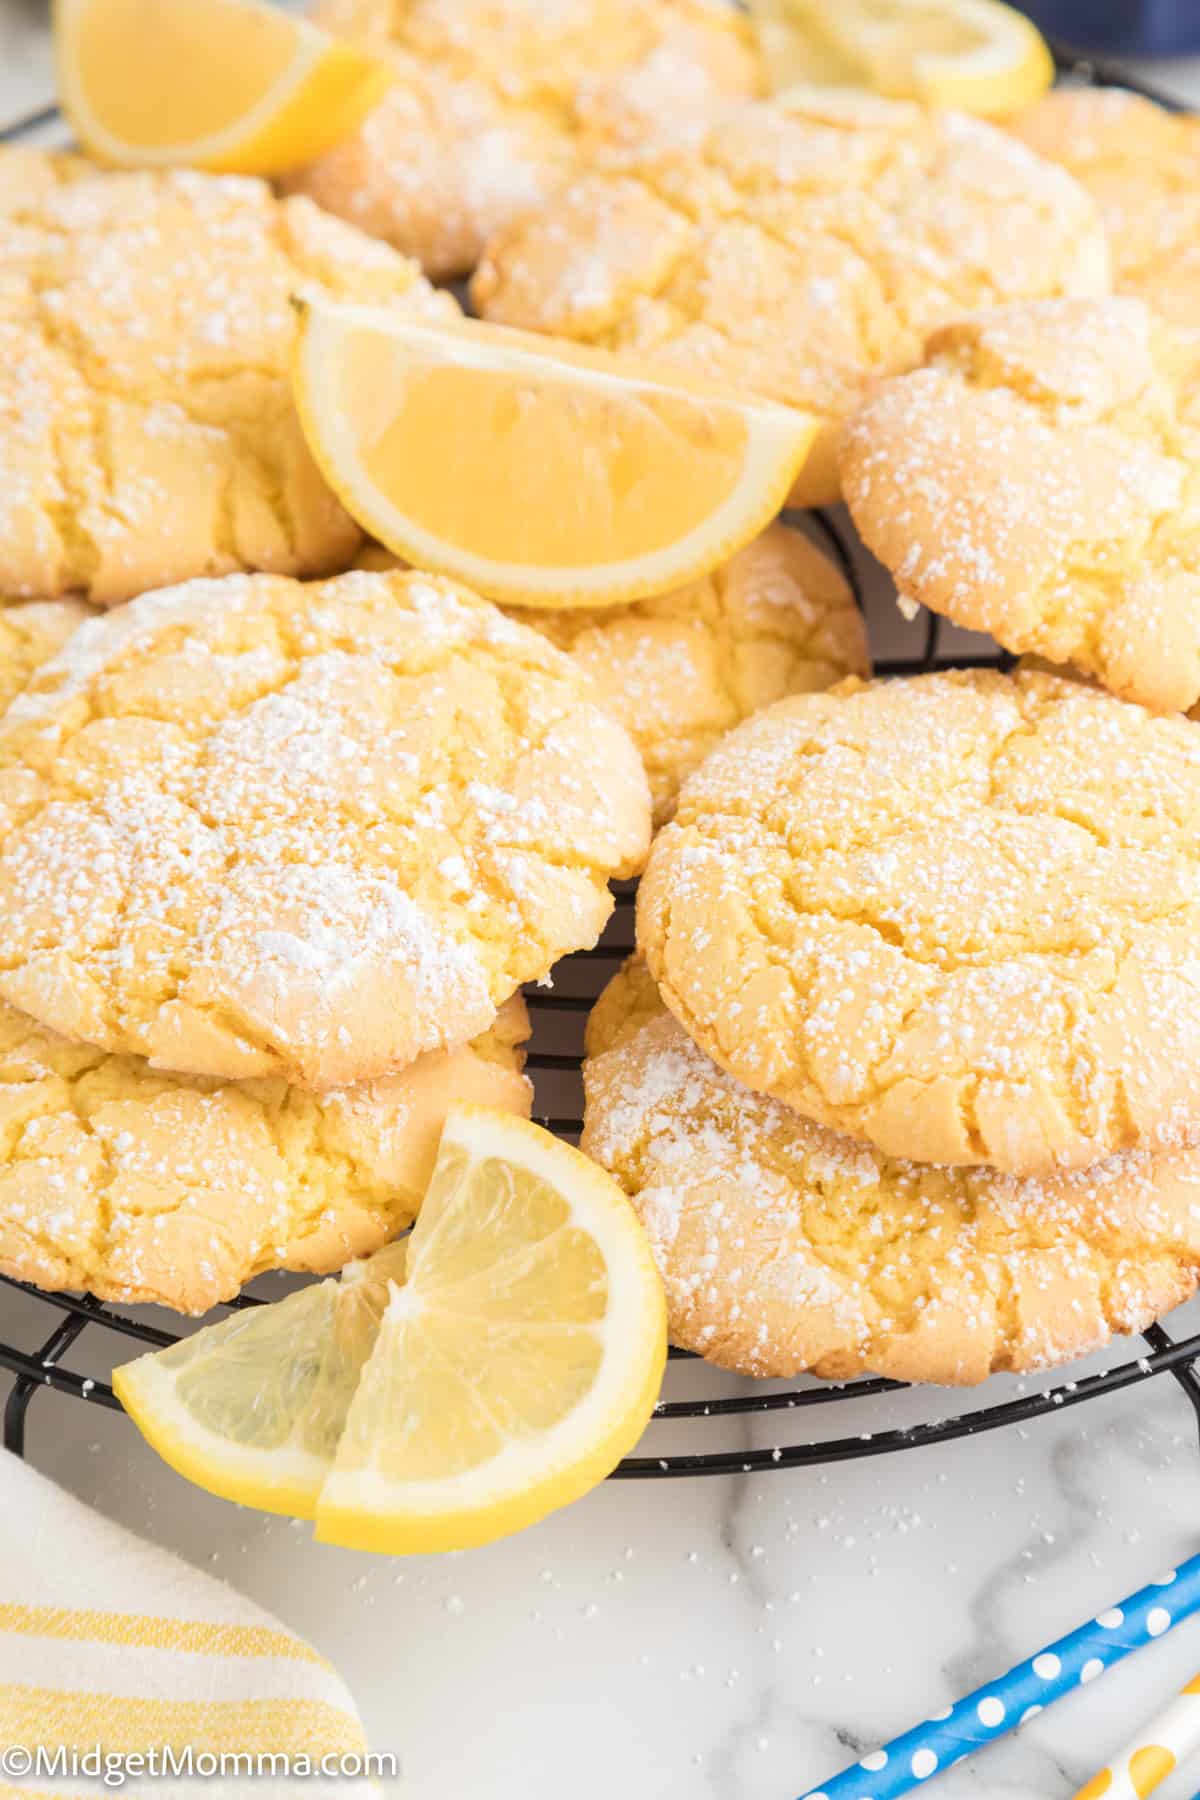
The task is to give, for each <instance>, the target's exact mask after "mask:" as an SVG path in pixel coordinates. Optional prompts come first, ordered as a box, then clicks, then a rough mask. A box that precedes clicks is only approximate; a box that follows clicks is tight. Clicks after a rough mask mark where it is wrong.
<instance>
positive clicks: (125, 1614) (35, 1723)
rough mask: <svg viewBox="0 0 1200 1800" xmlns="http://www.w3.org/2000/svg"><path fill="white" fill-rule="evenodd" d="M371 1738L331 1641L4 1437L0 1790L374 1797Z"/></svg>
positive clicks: (149, 1796)
mask: <svg viewBox="0 0 1200 1800" xmlns="http://www.w3.org/2000/svg"><path fill="white" fill-rule="evenodd" d="M366 1752H367V1745H366V1740H365V1738H364V1735H363V1728H362V1722H361V1720H360V1718H359V1715H358V1711H357V1709H356V1707H355V1705H354V1702H353V1700H352V1699H351V1697H350V1694H349V1691H348V1690H347V1688H346V1686H345V1684H344V1682H343V1681H342V1679H341V1677H340V1676H339V1675H338V1673H337V1671H336V1669H334V1668H333V1667H332V1665H331V1664H330V1663H328V1662H326V1661H325V1659H324V1657H322V1656H319V1655H318V1654H317V1652H316V1651H315V1650H313V1649H311V1648H310V1647H309V1645H308V1644H306V1643H304V1642H303V1641H302V1639H300V1638H298V1637H295V1636H293V1634H292V1633H291V1632H290V1631H286V1630H284V1628H283V1627H282V1626H281V1625H280V1624H279V1623H278V1621H277V1620H275V1619H273V1618H272V1617H271V1616H270V1614H269V1613H265V1612H263V1611H261V1610H260V1608H258V1607H257V1606H255V1605H253V1604H252V1603H251V1602H250V1601H249V1600H246V1599H244V1598H243V1597H242V1596H241V1595H240V1594H238V1593H236V1592H235V1591H234V1589H233V1588H231V1587H228V1586H227V1585H226V1584H225V1583H224V1582H223V1581H217V1580H215V1579H214V1578H213V1577H212V1576H211V1575H204V1574H202V1573H201V1572H200V1571H199V1570H198V1569H193V1568H192V1567H191V1566H190V1565H189V1564H188V1563H185V1562H184V1561H182V1559H181V1558H179V1557H177V1556H173V1555H171V1554H170V1553H169V1552H168V1551H166V1550H160V1549H158V1548H157V1547H156V1546H155V1545H153V1544H148V1543H146V1542H145V1541H144V1540H143V1539H141V1538H138V1537H135V1536H134V1535H133V1534H132V1533H131V1532H128V1531H125V1530H123V1529H122V1527H120V1526H118V1525H114V1524H112V1523H111V1521H109V1520H107V1519H104V1518H102V1517H101V1516H100V1514H99V1513H96V1512H93V1511H92V1510H91V1509H90V1508H88V1507H86V1506H84V1505H83V1504H82V1502H81V1501H78V1500H76V1499H74V1498H73V1497H72V1496H71V1495H70V1494H67V1493H64V1491H63V1490H62V1489H61V1488H58V1487H55V1486H54V1484H53V1483H52V1482H50V1481H47V1480H46V1478H45V1476H43V1475H38V1474H37V1473H36V1472H35V1471H34V1470H33V1469H30V1468H29V1467H27V1466H26V1464H24V1463H23V1462H21V1461H19V1459H18V1458H17V1457H15V1456H11V1455H9V1454H8V1453H7V1452H3V1451H0V1800H8V1797H9V1796H17V1795H20V1796H22V1800H31V1796H38V1797H39V1800H41V1797H43V1796H45V1797H47V1800H48V1797H49V1796H54V1800H60V1797H62V1800H66V1797H68V1796H69V1797H70V1800H76V1797H85V1796H86V1797H87V1800H91V1797H92V1796H99V1795H109V1796H111V1795H113V1794H115V1793H120V1792H121V1791H122V1786H121V1783H122V1782H123V1786H124V1792H125V1794H126V1795H128V1796H137V1800H143V1797H144V1800H175V1796H180V1797H182V1796H184V1795H187V1796H188V1797H189V1800H200V1796H203V1797H204V1800H277V1797H282V1796H285V1795H286V1796H287V1797H288V1800H295V1796H298V1795H300V1794H302V1793H303V1794H304V1795H306V1796H311V1800H322V1797H324V1796H334V1795H336V1796H338V1797H339V1800H367V1797H368V1796H371V1797H372V1800H377V1797H378V1795H379V1792H380V1789H379V1787H378V1786H377V1785H376V1783H375V1781H373V1780H371V1779H369V1778H367V1777H368V1776H369V1774H370V1771H369V1769H368V1770H367V1771H366V1774H364V1775H363V1776H362V1778H359V1779H347V1777H354V1776H355V1775H358V1774H359V1773H360V1771H362V1770H363V1763H364V1760H365V1758H366ZM151 1757H153V1758H154V1759H155V1766H154V1767H153V1768H151V1767H147V1766H145V1764H142V1765H139V1762H138V1760H137V1759H139V1758H151ZM26 1759H28V1763H29V1766H28V1767H25V1766H24V1763H25V1761H26ZM376 1771H377V1772H378V1765H376ZM106 1774H107V1780H106V1778H105V1777H106Z"/></svg>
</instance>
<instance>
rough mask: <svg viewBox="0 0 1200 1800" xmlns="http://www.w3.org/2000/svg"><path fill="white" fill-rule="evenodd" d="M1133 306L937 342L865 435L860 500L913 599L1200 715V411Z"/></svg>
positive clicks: (855, 495) (1036, 311) (1169, 353)
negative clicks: (1197, 708)
mask: <svg viewBox="0 0 1200 1800" xmlns="http://www.w3.org/2000/svg"><path fill="white" fill-rule="evenodd" d="M1186 362H1187V358H1186V357H1184V356H1181V354H1180V351H1179V346H1178V341H1177V339H1176V337H1175V335H1174V334H1173V333H1172V332H1171V331H1170V330H1169V329H1168V328H1167V327H1166V326H1164V325H1162V324H1160V323H1159V322H1158V320H1157V319H1156V317H1155V315H1154V314H1153V313H1152V312H1151V311H1150V310H1149V308H1147V307H1146V306H1145V305H1144V304H1143V302H1141V301H1139V300H1136V299H1131V298H1116V299H1107V300H1092V301H1056V302H1050V301H1047V302H1044V303H1038V304H1033V305H1022V306H1014V307H1008V308H1005V309H1003V310H1001V311H998V312H995V313H992V314H990V315H988V316H987V317H985V318H979V319H972V320H967V321H965V322H963V323H961V324H957V325H952V326H949V327H947V328H946V329H945V330H944V331H940V332H937V333H936V334H935V335H934V336H933V337H932V338H931V340H930V342H929V344H928V346H927V352H926V361H925V366H924V367H923V368H921V369H919V370H916V371H914V372H913V373H911V374H908V375H903V376H898V377H897V378H896V379H895V380H893V381H889V382H885V383H883V384H882V385H881V386H880V387H879V389H878V390H877V391H876V392H875V393H874V394H873V395H872V396H871V397H870V399H868V401H867V402H866V404H865V405H864V406H863V407H862V409H861V410H860V411H859V413H858V414H857V415H856V417H855V418H854V419H853V420H852V421H851V423H850V425H849V427H848V428H847V430H846V433H845V435H844V438H843V444H842V459H841V460H842V481H843V486H844V489H845V494H846V499H847V502H848V504H849V506H850V510H851V512H852V514H853V516H854V522H855V524H856V525H857V526H858V529H859V531H860V532H861V533H862V536H863V538H864V539H865V541H866V542H867V544H869V545H870V547H871V549H872V550H873V551H874V552H875V554H876V556H878V557H879V558H880V560H881V561H882V562H883V563H885V564H886V566H887V567H888V568H889V569H890V570H891V572H892V574H893V576H894V577H895V580H896V585H897V587H898V589H899V591H900V594H901V597H902V599H907V600H909V601H912V602H915V603H920V604H921V605H923V606H928V607H930V608H932V610H933V611H934V612H939V613H944V614H945V615H946V616H947V617H948V618H951V619H954V620H956V621H957V622H958V623H959V624H960V625H967V626H970V627H972V628H973V629H974V630H977V631H987V632H990V633H991V634H992V636H993V637H995V638H996V639H998V641H999V642H1000V643H1001V644H1003V645H1004V646H1005V648H1006V649H1009V650H1013V651H1016V652H1017V653H1019V654H1020V653H1023V652H1026V651H1028V652H1032V653H1034V654H1036V655H1040V656H1044V657H1046V658H1047V659H1048V660H1049V661H1051V662H1056V663H1067V662H1069V663H1073V664H1074V665H1075V666H1076V667H1077V668H1078V669H1080V670H1082V671H1083V672H1084V673H1086V674H1088V675H1093V676H1095V677H1096V679H1097V680H1099V681H1100V682H1102V683H1103V684H1104V685H1105V686H1106V687H1108V688H1111V689H1112V690H1113V691H1114V692H1116V693H1119V694H1121V695H1123V696H1124V697H1125V698H1127V699H1130V700H1138V701H1140V702H1142V703H1143V704H1144V705H1146V706H1152V707H1155V708H1157V709H1159V710H1162V711H1170V710H1176V709H1178V710H1183V709H1186V708H1187V707H1190V706H1192V705H1193V704H1194V703H1195V702H1196V701H1197V700H1198V699H1200V401H1198V396H1197V394H1196V392H1195V390H1194V389H1193V387H1192V385H1191V382H1190V380H1189V379H1188V378H1187V377H1186Z"/></svg>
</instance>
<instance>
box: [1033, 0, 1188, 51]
mask: <svg viewBox="0 0 1200 1800" xmlns="http://www.w3.org/2000/svg"><path fill="white" fill-rule="evenodd" d="M1021 11H1022V12H1026V13H1028V14H1029V16H1030V18H1031V19H1033V20H1034V21H1035V22H1036V23H1037V24H1038V25H1039V26H1040V27H1041V29H1042V31H1044V32H1045V34H1046V36H1047V37H1052V38H1058V39H1059V40H1060V42H1062V43H1063V44H1064V45H1066V46H1067V47H1069V48H1070V49H1072V50H1095V51H1101V52H1104V53H1106V54H1116V55H1124V56H1186V55H1188V54H1189V53H1195V54H1200V0H1021Z"/></svg>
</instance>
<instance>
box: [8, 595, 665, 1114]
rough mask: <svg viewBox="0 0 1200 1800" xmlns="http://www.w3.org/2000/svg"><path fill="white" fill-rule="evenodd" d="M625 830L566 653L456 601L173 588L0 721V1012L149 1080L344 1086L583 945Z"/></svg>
mask: <svg viewBox="0 0 1200 1800" xmlns="http://www.w3.org/2000/svg"><path fill="white" fill-rule="evenodd" d="M649 828H650V806H649V796H648V793H647V788H646V778H645V775H644V773H643V770H642V767H641V763H640V761H639V758H638V755H637V751H636V749H635V748H634V745H633V744H632V742H631V741H630V739H629V737H628V736H627V734H626V733H625V732H624V730H623V729H622V728H621V726H620V725H618V724H617V723H616V722H615V721H614V720H612V719H610V718H609V716H608V715H607V713H605V712H604V711H603V710H602V709H601V708H600V707H599V706H598V705H597V704H596V702H595V700H594V698H593V697H592V696H591V694H590V692H589V690H588V688H587V684H586V683H585V682H584V680H583V678H582V677H581V676H580V675H579V673H578V671H577V670H576V669H575V667H574V665H573V664H572V663H571V661H570V659H569V658H568V657H565V656H563V655H562V654H561V653H560V652H558V651H557V650H555V649H554V648H553V647H552V646H551V645H549V644H548V643H547V642H546V641H545V639H544V638H542V637H539V636H538V634H537V633H536V632H533V631H529V630H527V629H525V628H524V627H523V626H520V625H516V624H513V623H511V622H510V621H509V620H508V619H506V618H505V617H504V615H503V614H502V613H500V612H499V611H498V610H497V609H496V608H495V607H493V606H491V605H490V604H489V603H488V602H486V601H482V600H477V599H476V598H475V597H474V596H473V595H471V594H469V593H467V592H466V590H464V589H461V588H458V587H456V586H455V585H454V584H453V583H451V582H448V581H444V580H440V579H438V578H436V577H427V576H423V575H418V574H411V573H404V574H392V575H385V574H366V573H359V574H350V575H346V576H343V577H342V578H340V579H338V580H334V581H329V582H322V583H309V584H304V583H301V582H297V581H291V580H289V579H287V578H286V577H283V576H271V575H259V576H228V577H226V578H225V579H224V580H222V581H195V582H190V583H185V584H184V585H183V586H182V587H179V588H174V589H167V590H164V591H163V592H161V593H157V594H148V595H144V596H143V597H142V598H141V599H140V600H136V601H133V602H132V603H131V604H130V605H129V606H126V607H122V608H121V609H120V610H119V611H117V612H116V613H113V614H111V615H109V616H106V617H103V618H99V619H96V620H93V621H92V622H91V623H89V624H87V625H84V626H81V627H80V629H79V630H78V631H77V632H76V633H75V634H74V636H73V637H72V638H71V639H70V641H69V642H68V644H67V646H66V648H65V650H64V651H63V652H62V653H61V654H60V655H59V656H58V657H56V658H54V659H53V660H52V661H50V662H49V663H47V664H45V665H44V666H43V667H42V669H40V670H39V671H38V672H37V674H35V675H34V676H33V678H32V680H31V681H30V683H29V685H28V686H27V687H26V689H25V690H24V692H23V693H22V694H20V695H19V696H18V698H17V699H16V700H15V701H14V702H13V704H12V706H10V708H9V710H8V713H7V714H6V715H5V717H4V719H3V721H2V722H0V838H2V847H0V920H2V921H3V923H2V924H0V940H2V943H3V948H2V950H0V996H3V997H4V998H5V999H7V1000H9V1001H10V1002H11V1003H12V1004H13V1005H15V1006H18V1007H20V1008H21V1009H22V1010H23V1011H25V1012H27V1013H29V1014H30V1015H31V1016H33V1017H34V1018H36V1019H38V1020H40V1021H41V1022H42V1023H43V1024H45V1025H47V1026H49V1027H50V1028H51V1029H52V1030H55V1031H57V1032H60V1033H61V1034H62V1035H64V1036H67V1037H71V1038H78V1039H82V1040H83V1041H84V1042H86V1043H91V1044H96V1045H98V1046H99V1047H100V1048H102V1049H106V1050H114V1051H121V1052H124V1053H128V1054H134V1055H141V1056H146V1057H148V1058H149V1059H150V1060H151V1061H152V1062H153V1063H154V1064H155V1065H157V1066H158V1067H160V1068H168V1069H175V1070H181V1071H184V1072H186V1073H190V1074H204V1075H217V1076H224V1077H231V1078H236V1077H245V1076H257V1075H267V1074H279V1075H284V1076H287V1077H288V1078H289V1079H291V1080H295V1081H297V1082H299V1083H301V1084H302V1085H304V1086H309V1087H314V1088H325V1087H332V1086H342V1085H345V1084H348V1083H351V1082H355V1081H362V1080H367V1079H371V1078H373V1077H376V1076H379V1075H384V1074H388V1073H390V1072H392V1071H394V1070H396V1069H399V1068H402V1067H404V1066H405V1065H406V1064H408V1063H409V1062H411V1061H413V1059H414V1058H415V1057H417V1056H418V1055H420V1054H421V1053H422V1052H424V1051H429V1050H440V1049H448V1048H452V1047H454V1046H455V1045H458V1044H461V1043H463V1042H465V1041H466V1040H467V1039H469V1038H471V1037H473V1036H475V1035H476V1034H477V1033H479V1032H481V1031H484V1030H486V1029H487V1028H488V1026H489V1025H490V1024H491V1022H492V1020H493V1018H494V1016H495V1013H496V1009H497V1007H498V1006H499V1005H500V1004H501V1003H502V1002H503V1001H504V1000H506V999H508V997H509V996H510V995H511V994H512V993H513V992H514V991H515V989H516V988H517V987H518V986H520V984H521V983H522V982H525V981H529V980H537V979H540V978H541V977H543V976H544V975H545V974H547V972H548V971H549V969H550V967H551V965H552V964H553V963H554V961H555V960H556V959H557V958H558V957H559V956H560V955H562V954H563V953H564V952H566V951H568V950H573V949H576V948H578V947H580V946H582V945H588V944H591V943H594V941H595V939H596V937H597V936H598V934H599V932H600V930H601V927H602V926H603V924H604V922H605V920H606V919H607V917H608V915H609V913H610V911H611V909H612V898H611V895H610V893H609V889H608V880H609V877H610V876H614V875H628V874H630V873H632V872H633V871H634V870H635V869H637V868H638V867H639V866H640V864H641V862H642V860H643V858H644V855H645V851H646V845H647V841H648V838H649Z"/></svg>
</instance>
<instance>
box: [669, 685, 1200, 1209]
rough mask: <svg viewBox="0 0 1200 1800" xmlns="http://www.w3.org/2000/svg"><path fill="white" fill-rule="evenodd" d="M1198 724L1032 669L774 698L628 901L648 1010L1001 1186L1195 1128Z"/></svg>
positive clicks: (744, 729) (775, 1079)
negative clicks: (644, 963)
mask: <svg viewBox="0 0 1200 1800" xmlns="http://www.w3.org/2000/svg"><path fill="white" fill-rule="evenodd" d="M1198 930H1200V732H1197V730H1196V729H1195V726H1194V725H1193V724H1192V723H1191V722H1190V721H1189V720H1187V719H1182V718H1159V717H1156V716H1155V715H1154V714H1152V713H1148V712H1146V711H1145V710H1144V709H1143V708H1141V707H1137V706H1130V705H1127V704H1126V703H1124V702H1123V701H1120V700H1116V699H1114V698H1113V697H1112V696H1111V695H1109V694H1105V693H1103V692H1101V691H1100V690H1099V689H1095V688H1088V687H1085V686H1083V685H1082V684H1081V683H1079V682H1074V681H1064V680H1060V679H1058V678H1057V677H1055V676H1052V675H1046V674H1040V673H1037V672H1029V673H1020V674H1017V675H1003V674H1000V673H999V672H997V671H994V670H973V671H969V670H956V671H949V672H946V673H943V674H936V675H924V676H918V677H914V678H911V679H908V680H902V681H893V682H875V683H871V684H866V685H864V684H862V683H850V682H847V683H845V684H843V685H842V686H841V687H839V688H835V689H833V690H831V691H830V692H829V693H827V694H811V695H804V696H802V697H800V698H797V699H791V700H783V701H780V702H779V703H778V704H777V705H776V706H773V707H771V708H769V709H768V710H767V711H766V712H763V713H759V714H757V715H756V717H755V718H753V719H751V720H749V721H748V722H747V723H746V724H745V725H742V726H739V727H738V729H737V730H736V731H734V732H731V733H730V735H729V736H728V737H727V738H725V739H724V740H723V741H722V742H721V743H720V744H719V745H718V746H717V748H716V749H715V750H714V751H713V752H712V753H711V755H710V756H709V757H708V758H707V760H706V761H705V762H704V763H703V764H702V765H701V767H700V768H699V769H698V770H697V771H696V773H695V774H694V775H693V776H692V777H691V779H690V780H689V781H688V782H687V784H686V785H685V787H684V789H683V792H682V794H681V796H680V802H679V810H678V813H677V815H676V818H675V821H674V822H673V823H672V824H670V825H668V826H667V827H666V828H665V830H664V831H662V832H661V833H660V834H659V836H658V838H657V839H656V840H655V843H654V846H653V848H652V850H651V853H650V859H649V863H648V866H647V871H646V874H645V876H644V878H643V881H642V885H641V891H640V894H639V896H638V942H639V945H640V947H641V948H642V949H643V950H644V952H645V955H646V957H647V960H648V962H649V965H650V968H651V971H652V973H653V975H654V976H655V978H656V980H657V981H658V984H659V987H660V990H661V992H662V996H663V999H664V1000H665V1001H666V1003H667V1005H668V1006H669V1007H670V1009H671V1011H672V1012H673V1013H675V1015H676V1016H677V1017H678V1019H679V1020H680V1022H681V1023H682V1024H683V1025H684V1026H685V1028H686V1029H687V1030H688V1032H689V1033H690V1034H691V1036H692V1037H693V1038H694V1039H695V1040H696V1042H697V1043H698V1044H699V1045H700V1047H701V1048H702V1049H703V1050H705V1051H707V1052H708V1053H709V1054H710V1055H711V1056H712V1057H714V1059H715V1060H716V1061H717V1062H719V1063H720V1064H721V1065H722V1067H724V1068H726V1069H727V1070H728V1071H729V1072H730V1073H731V1074H733V1075H735V1076H737V1077H738V1079H739V1080H741V1081H743V1082H745V1083H746V1084H747V1085H748V1086H749V1087H752V1088H754V1089H756V1090H759V1091H761V1092H764V1093H769V1094H771V1095H772V1096H773V1097H775V1098H776V1099H780V1100H783V1101H785V1102H787V1103H788V1104H790V1105H793V1106H795V1107H796V1108H797V1110H798V1111H800V1112H802V1113H804V1114H805V1115H806V1116H807V1117H809V1118H812V1119H815V1120H817V1121H818V1122H819V1123H821V1124H825V1125H829V1126H831V1127H833V1128H834V1129H837V1130H841V1131H845V1132H847V1133H848V1134H850V1135H851V1136H855V1137H862V1138H866V1139H868V1140H870V1141H871V1142H872V1143H874V1144H877V1145H878V1146H879V1148H880V1149H882V1150H884V1151H886V1152H887V1153H888V1154H889V1155H891V1156H905V1157H911V1158H912V1159H913V1160H915V1161H919V1162H946V1163H967V1164H970V1163H986V1164H990V1165H991V1166H993V1167H996V1168H1000V1169H1004V1170H1008V1171H1013V1172H1018V1173H1023V1174H1032V1173H1039V1172H1042V1171H1044V1170H1046V1169H1047V1168H1050V1167H1051V1166H1055V1165H1059V1166H1062V1167H1080V1166H1083V1165H1086V1164H1088V1163H1092V1162H1096V1161H1098V1160H1099V1159H1100V1158H1101V1157H1103V1156H1107V1155H1110V1154H1112V1153H1114V1152H1116V1151H1120V1150H1124V1149H1129V1148H1135V1147H1142V1148H1150V1147H1158V1146H1160V1145H1162V1144H1166V1143H1171V1142H1174V1141H1177V1139H1178V1138H1179V1137H1180V1136H1181V1135H1182V1134H1184V1133H1187V1132H1190V1131H1192V1130H1194V1129H1195V1127H1196V1124H1197V1121H1200V959H1197V956H1196V949H1195V946H1196V934H1197V931H1198Z"/></svg>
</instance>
